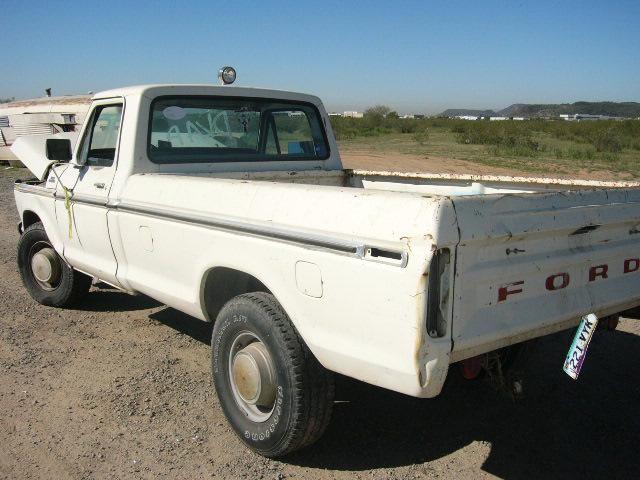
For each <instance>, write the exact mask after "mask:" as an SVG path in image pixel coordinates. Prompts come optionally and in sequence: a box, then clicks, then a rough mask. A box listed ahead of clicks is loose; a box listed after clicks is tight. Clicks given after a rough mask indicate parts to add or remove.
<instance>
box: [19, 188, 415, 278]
mask: <svg viewBox="0 0 640 480" xmlns="http://www.w3.org/2000/svg"><path fill="white" fill-rule="evenodd" d="M14 189H15V190H18V191H21V192H25V193H33V194H35V195H41V196H45V197H51V198H56V199H60V200H64V196H63V195H60V194H58V193H55V192H54V191H53V190H49V189H45V188H43V187H40V186H36V185H28V184H24V183H17V184H15V185H14ZM71 201H72V202H74V203H81V204H85V205H92V206H96V207H103V208H107V209H109V210H114V211H121V212H126V213H136V214H139V215H145V216H148V217H154V218H161V219H167V220H174V221H178V222H183V223H189V224H192V225H199V226H204V227H207V228H213V229H216V230H223V231H227V232H233V233H244V234H247V235H254V236H259V237H262V238H269V239H273V240H282V241H285V242H291V243H296V244H300V245H307V246H310V247H316V248H324V249H327V250H331V251H334V252H339V253H343V254H347V255H352V256H354V257H356V258H360V259H362V260H367V261H370V262H376V263H384V264H386V265H391V266H396V267H400V268H405V267H406V266H407V263H408V261H409V254H408V253H407V252H406V251H397V250H389V249H386V248H379V247H376V246H374V245H365V244H363V243H358V242H349V241H346V240H340V239H335V238H331V237H325V236H323V235H314V234H306V233H300V232H294V231H290V230H286V229H281V228H277V227H268V226H261V225H253V224H250V223H245V222H238V221H235V220H229V219H226V218H219V217H214V216H203V215H196V214H189V213H180V212H175V211H169V210H163V209H157V208H151V207H148V206H143V205H134V204H129V203H126V202H117V201H116V202H114V201H107V200H106V199H105V198H103V197H97V196H93V195H83V194H76V193H74V194H73V196H72V197H71ZM372 251H377V252H378V253H377V254H376V255H372ZM380 252H385V253H386V254H388V256H384V255H381V254H380Z"/></svg>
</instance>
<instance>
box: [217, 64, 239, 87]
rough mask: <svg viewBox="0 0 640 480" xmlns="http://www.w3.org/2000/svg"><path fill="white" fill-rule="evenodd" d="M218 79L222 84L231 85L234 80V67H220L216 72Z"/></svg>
mask: <svg viewBox="0 0 640 480" xmlns="http://www.w3.org/2000/svg"><path fill="white" fill-rule="evenodd" d="M218 79H219V80H220V83H222V85H231V84H232V83H233V82H235V81H236V69H235V68H233V67H222V68H221V69H220V71H219V72H218Z"/></svg>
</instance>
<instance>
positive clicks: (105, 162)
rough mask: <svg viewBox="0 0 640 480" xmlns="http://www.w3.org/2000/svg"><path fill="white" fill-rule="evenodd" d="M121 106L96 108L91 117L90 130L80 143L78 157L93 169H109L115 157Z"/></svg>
mask: <svg viewBox="0 0 640 480" xmlns="http://www.w3.org/2000/svg"><path fill="white" fill-rule="evenodd" d="M121 120H122V105H102V106H99V107H96V109H95V110H94V111H93V115H92V116H91V120H90V121H91V128H90V130H87V133H86V135H85V138H84V140H83V142H82V148H81V151H80V157H81V158H82V159H84V160H85V164H86V165H89V166H94V167H110V166H111V165H113V161H114V159H115V157H116V147H117V146H118V137H119V134H120V122H121Z"/></svg>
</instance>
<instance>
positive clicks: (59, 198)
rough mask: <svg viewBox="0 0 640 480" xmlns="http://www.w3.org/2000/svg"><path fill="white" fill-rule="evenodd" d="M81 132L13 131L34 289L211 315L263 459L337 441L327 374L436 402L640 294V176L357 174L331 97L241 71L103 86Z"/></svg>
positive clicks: (629, 304) (226, 402)
mask: <svg viewBox="0 0 640 480" xmlns="http://www.w3.org/2000/svg"><path fill="white" fill-rule="evenodd" d="M73 144H74V141H73V140H72V139H69V138H65V137H51V138H43V137H32V138H28V137H25V138H22V139H19V140H18V141H16V143H15V145H14V146H13V151H14V153H15V154H16V155H17V156H18V157H19V158H20V159H21V160H22V161H23V162H24V163H25V164H26V166H27V167H28V168H29V169H30V170H31V171H32V172H33V173H34V174H35V176H36V179H35V180H30V181H22V182H17V183H16V185H15V198H16V204H17V207H18V210H19V213H20V219H21V224H20V227H19V228H20V232H21V233H22V236H21V239H20V243H19V249H18V266H19V269H20V273H21V275H22V278H23V281H24V284H25V286H26V288H27V289H28V290H29V292H30V294H31V295H32V297H33V298H34V299H35V300H36V301H38V302H40V303H42V304H45V305H52V306H64V305H67V304H68V303H70V302H74V301H78V300H79V299H80V298H81V297H82V296H83V295H84V294H85V293H87V291H88V290H89V287H90V284H91V280H92V279H94V280H96V279H97V280H100V281H102V282H106V283H108V284H110V285H113V286H114V287H117V288H119V289H121V290H123V291H126V292H129V293H132V294H134V293H138V292H140V293H143V294H146V295H148V296H150V297H153V298H154V299H157V300H158V301H160V302H162V303H164V304H166V305H169V306H171V307H174V308H176V309H178V310H181V311H183V312H185V313H187V314H189V315H193V316H194V317H197V318H199V319H202V320H205V321H210V322H215V324H214V328H213V336H212V341H211V346H212V369H213V380H214V384H215V388H216V392H217V395H218V397H219V399H220V403H221V405H222V408H223V409H224V413H225V415H226V417H227V418H228V420H229V422H230V423H231V425H232V426H233V428H234V430H235V431H236V432H237V434H238V436H239V437H240V438H241V439H242V440H243V441H244V442H245V443H246V444H247V445H248V446H249V447H251V448H253V449H254V450H256V451H258V452H259V453H261V454H263V455H266V456H279V455H283V454H286V453H288V452H291V451H293V450H296V449H299V448H302V447H304V446H306V445H309V444H311V443H312V442H314V441H315V440H316V439H317V438H319V437H320V435H321V434H322V433H323V431H324V430H325V428H326V426H327V423H328V422H329V418H330V415H331V410H332V403H333V392H334V389H333V380H332V374H331V372H338V373H341V374H344V375H347V376H349V377H353V378H356V379H359V380H362V381H364V382H368V383H371V384H374V385H378V386H381V387H384V388H387V389H391V390H395V391H397V392H402V393H404V394H407V395H412V396H415V397H426V398H430V397H435V396H436V395H438V394H439V393H440V391H441V389H442V387H443V383H444V382H445V379H446V378H447V373H448V372H449V368H450V366H451V364H452V363H455V362H463V361H469V359H472V360H473V359H476V360H477V359H478V358H484V357H485V356H486V355H487V354H488V352H496V351H497V352H505V351H508V349H509V348H512V347H510V346H512V345H516V344H522V342H526V341H527V340H530V339H534V338H536V337H540V336H543V335H547V334H550V333H552V332H556V331H559V330H562V329H566V328H568V327H571V326H575V325H577V324H578V322H579V321H580V318H581V316H583V315H586V314H588V313H595V314H596V315H598V316H599V317H606V316H610V315H615V314H618V313H620V312H623V311H625V310H628V309H632V308H634V307H637V306H638V305H640V189H638V188H632V187H633V185H623V184H611V185H606V184H602V183H600V184H596V183H595V182H592V183H590V182H583V183H580V182H577V181H576V182H572V181H566V182H563V181H561V180H552V179H546V180H530V179H525V178H489V177H484V178H473V177H461V176H447V175H411V174H394V173H391V172H358V171H350V170H343V168H342V165H341V162H340V156H339V154H338V147H337V145H336V141H335V139H334V136H333V133H332V130H331V124H330V121H329V117H328V115H327V113H326V111H325V109H324V108H323V106H322V103H321V102H320V100H319V99H318V98H316V97H314V96H309V95H303V94H298V93H290V92H283V91H276V90H261V89H250V88H238V87H228V86H220V87H217V86H206V85H154V86H138V87H130V88H122V89H117V90H111V91H107V92H103V93H100V94H97V95H95V97H94V99H93V103H92V105H91V107H90V110H89V114H88V117H87V121H86V123H85V125H84V127H83V130H82V132H80V136H79V139H78V141H77V142H75V144H76V145H75V149H74V151H72V145H73ZM562 360H563V357H562V354H559V358H558V362H559V365H558V367H559V368H561V367H562V365H561V364H562ZM477 363H478V362H475V363H473V364H472V365H475V364H477Z"/></svg>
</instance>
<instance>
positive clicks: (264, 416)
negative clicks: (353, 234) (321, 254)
mask: <svg viewBox="0 0 640 480" xmlns="http://www.w3.org/2000/svg"><path fill="white" fill-rule="evenodd" d="M211 346H212V367H213V381H214V384H215V388H216V392H217V395H218V399H219V400H220V404H221V406H222V409H223V411H224V414H225V416H226V417H227V420H228V421H229V423H230V424H231V426H232V427H233V429H234V431H235V432H236V434H237V435H238V437H239V438H240V439H241V440H242V441H243V442H244V443H245V444H246V445H247V446H248V447H250V448H251V449H253V450H255V451H256V452H258V453H259V454H261V455H264V456H266V457H272V458H273V457H280V456H283V455H286V454H288V453H291V452H293V451H295V450H299V449H301V448H304V447H306V446H308V445H311V444H312V443H314V442H315V441H316V440H317V439H319V438H320V437H321V436H322V434H323V433H324V431H325V430H326V428H327V425H328V424H329V420H330V418H331V411H332V407H333V397H334V384H333V375H332V374H331V373H330V372H329V371H328V370H326V369H325V368H324V367H322V365H320V363H319V362H318V361H317V360H316V358H315V357H314V356H313V354H312V353H311V352H310V351H309V349H308V348H307V346H306V345H305V343H304V341H303V340H302V338H301V337H300V336H299V335H298V333H297V331H296V330H295V328H294V326H293V325H292V324H291V321H290V320H289V317H288V316H287V314H286V313H285V311H284V309H283V308H282V307H281V306H280V304H279V303H278V302H277V300H276V299H275V298H274V297H273V295H270V294H267V293H263V292H256V293H248V294H244V295H239V296H237V297H235V298H233V299H232V300H230V301H229V302H228V303H227V304H226V305H225V306H224V307H223V308H222V310H221V311H220V313H219V315H218V318H217V320H216V324H215V326H214V329H213V335H212V339H211ZM265 352H266V353H265ZM243 355H244V357H243ZM240 357H243V359H242V361H239V360H238V358H240ZM265 358H266V361H264V360H265ZM247 359H248V360H247ZM243 362H244V364H243V365H247V364H251V365H253V366H254V367H255V368H254V367H251V368H254V370H252V371H251V372H249V374H248V375H244V373H246V371H243V370H242V368H240V367H238V365H240V364H242V363H243ZM258 364H260V365H262V367H261V368H262V369H261V370H260V369H259V368H257V366H256V365H258ZM258 371H260V372H261V373H260V374H256V373H255V372H258ZM243 372H244V373H243ZM252 372H253V375H254V376H252ZM265 372H266V373H265ZM247 378H249V379H250V380H251V379H254V380H255V379H256V378H257V379H258V380H256V381H255V384H251V385H250V386H249V387H247V383H246V382H247ZM254 387H257V390H256V388H254ZM243 389H244V390H243ZM255 392H257V393H255ZM254 393H255V395H254ZM259 396H261V397H265V398H266V400H264V399H263V400H260V401H258V403H257V404H252V403H251V401H256V400H255V399H256V398H258V397H259ZM249 397H251V399H253V400H250V401H247V400H246V398H249ZM261 402H262V403H261Z"/></svg>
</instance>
